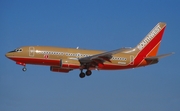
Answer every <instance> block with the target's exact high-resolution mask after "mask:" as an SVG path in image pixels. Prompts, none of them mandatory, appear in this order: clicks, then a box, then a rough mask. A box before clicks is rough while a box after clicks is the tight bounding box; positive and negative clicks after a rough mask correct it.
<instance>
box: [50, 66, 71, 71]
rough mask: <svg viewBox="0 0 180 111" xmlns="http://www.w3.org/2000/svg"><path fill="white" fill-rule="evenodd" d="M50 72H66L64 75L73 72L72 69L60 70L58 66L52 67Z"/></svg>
mask: <svg viewBox="0 0 180 111" xmlns="http://www.w3.org/2000/svg"><path fill="white" fill-rule="evenodd" d="M50 70H51V71H53V72H64V73H68V72H69V71H71V70H72V69H64V68H60V67H56V66H51V67H50Z"/></svg>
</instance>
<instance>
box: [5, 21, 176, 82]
mask: <svg viewBox="0 0 180 111" xmlns="http://www.w3.org/2000/svg"><path fill="white" fill-rule="evenodd" d="M165 28H166V23H162V22H160V23H158V24H157V25H156V26H155V27H154V28H153V29H152V30H151V31H150V32H149V33H148V34H147V35H146V36H145V38H144V39H143V40H142V41H141V42H140V43H139V44H137V46H135V47H133V48H120V49H117V50H112V51H100V50H84V49H79V48H62V47H49V46H24V47H20V48H17V49H15V50H13V51H10V52H8V53H6V57H7V58H9V59H11V60H13V61H15V62H16V64H19V65H22V66H23V69H22V70H23V71H26V70H27V69H26V64H34V65H46V66H49V67H50V70H51V71H53V72H63V73H68V72H69V71H72V70H75V69H78V70H80V74H79V77H80V78H84V77H85V76H90V75H91V74H92V70H121V69H130V68H137V67H142V66H147V65H151V64H156V63H158V61H159V59H160V58H162V57H166V56H169V55H171V54H172V53H168V54H163V55H157V52H158V49H159V46H160V43H161V40H162V36H163V33H164V30H165ZM83 70H86V72H85V73H84V72H83Z"/></svg>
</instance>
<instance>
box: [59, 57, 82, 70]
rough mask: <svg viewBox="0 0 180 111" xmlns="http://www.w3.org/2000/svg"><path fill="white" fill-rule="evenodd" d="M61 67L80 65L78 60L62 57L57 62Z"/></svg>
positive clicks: (72, 67)
mask: <svg viewBox="0 0 180 111" xmlns="http://www.w3.org/2000/svg"><path fill="white" fill-rule="evenodd" d="M59 66H60V68H62V69H79V67H80V66H81V65H80V63H79V61H78V60H70V59H63V60H60V64H59Z"/></svg>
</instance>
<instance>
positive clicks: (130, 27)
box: [0, 0, 180, 111]
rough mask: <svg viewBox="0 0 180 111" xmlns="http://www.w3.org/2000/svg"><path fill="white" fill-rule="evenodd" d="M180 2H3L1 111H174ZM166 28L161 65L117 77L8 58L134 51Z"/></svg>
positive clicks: (178, 96)
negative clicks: (12, 54)
mask: <svg viewBox="0 0 180 111" xmlns="http://www.w3.org/2000/svg"><path fill="white" fill-rule="evenodd" d="M179 4H180V2H179V1H178V0H177V1H169V0H164V1H163V2H162V1H143V0H136V1H118V0H99V1H97V0H91V1H89V0H82V1H81V0H77V1H75V0H68V1H64V0H62V1H61V0H52V1H47V0H44V1H41V0H40V1H39V0H32V1H26V0H12V1H11V0H9V1H6V0H1V1H0V14H1V16H0V41H1V42H0V43H1V44H0V47H1V52H0V60H1V62H0V69H1V70H0V110H1V111H32V110H33V111H49V110H53V111H102V110H103V111H109V110H111V111H132V110H133V111H145V110H146V111H160V110H162V111H170V110H171V111H179V110H180V105H179V104H180V71H179V63H180V59H179V53H180V51H179V42H180V39H179V36H180V34H179V29H180V28H179V25H180V21H179V20H180V13H179V10H180V7H179ZM158 22H166V23H167V28H166V30H165V33H164V36H163V41H162V43H161V46H160V50H159V54H164V53H168V52H175V54H174V55H172V56H170V57H167V58H165V59H162V60H161V61H160V62H159V63H158V64H156V65H152V66H148V67H143V68H137V69H132V70H120V71H93V74H92V76H90V77H86V78H84V79H80V78H79V76H78V75H79V70H75V71H72V72H70V73H69V74H63V73H54V72H51V71H50V70H49V67H46V66H34V65H27V71H26V72H23V71H22V70H21V69H22V66H19V65H16V64H15V62H13V61H11V60H9V59H7V58H6V57H5V56H4V55H5V53H6V52H8V51H10V50H13V49H15V48H17V47H20V46H26V45H45V46H59V47H77V46H79V47H80V48H85V49H98V50H108V51H109V50H114V49H117V48H121V47H133V46H135V45H136V44H137V43H139V42H140V41H141V40H142V39H143V37H144V36H145V35H146V34H147V33H148V32H149V31H150V30H151V29H152V28H153V27H154V26H155V25H156V24H157V23H158Z"/></svg>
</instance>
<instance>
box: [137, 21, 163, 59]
mask: <svg viewBox="0 0 180 111" xmlns="http://www.w3.org/2000/svg"><path fill="white" fill-rule="evenodd" d="M165 27H166V23H163V22H160V23H158V24H157V25H156V26H155V27H154V28H153V29H152V30H151V31H150V32H149V33H148V34H147V35H146V37H145V38H144V39H143V40H142V41H141V42H140V43H139V44H138V45H137V46H136V49H137V50H138V52H139V54H140V55H143V56H145V57H148V56H156V54H157V52H158V49H159V46H160V43H161V40H162V36H163V33H164V30H165Z"/></svg>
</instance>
